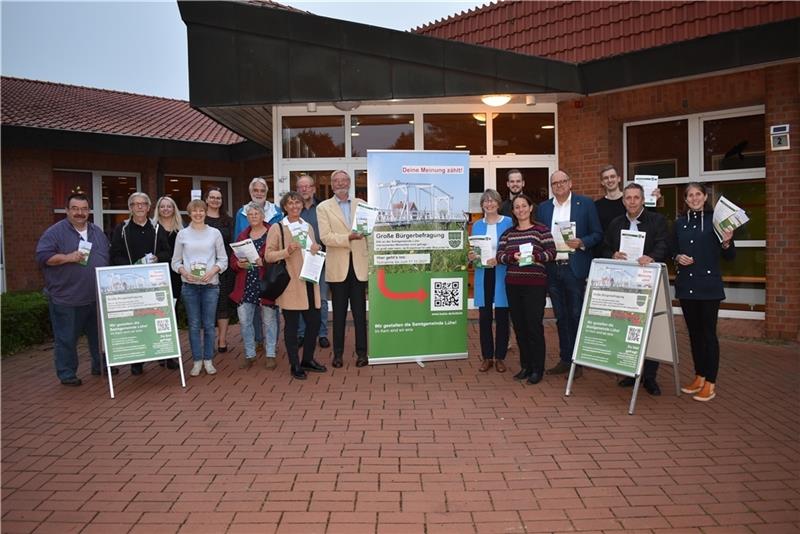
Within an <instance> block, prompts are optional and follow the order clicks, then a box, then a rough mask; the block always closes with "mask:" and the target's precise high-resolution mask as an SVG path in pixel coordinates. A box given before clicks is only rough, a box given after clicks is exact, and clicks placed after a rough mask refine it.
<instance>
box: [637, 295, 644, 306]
mask: <svg viewBox="0 0 800 534" xmlns="http://www.w3.org/2000/svg"><path fill="white" fill-rule="evenodd" d="M645 304H647V295H636V305H637V306H644V305H645Z"/></svg>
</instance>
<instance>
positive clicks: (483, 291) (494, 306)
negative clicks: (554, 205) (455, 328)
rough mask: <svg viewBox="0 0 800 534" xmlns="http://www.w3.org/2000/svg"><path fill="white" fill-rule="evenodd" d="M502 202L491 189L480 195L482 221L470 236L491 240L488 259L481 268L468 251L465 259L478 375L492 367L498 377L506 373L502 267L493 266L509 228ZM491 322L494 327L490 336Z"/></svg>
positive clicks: (477, 258) (478, 261)
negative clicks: (470, 271) (471, 284)
mask: <svg viewBox="0 0 800 534" xmlns="http://www.w3.org/2000/svg"><path fill="white" fill-rule="evenodd" d="M501 202H502V199H501V198H500V194H499V193H498V192H497V191H495V190H494V189H487V190H486V191H484V192H483V194H482V195H481V209H482V210H483V219H480V220H478V221H475V223H474V224H473V225H472V234H471V235H472V236H488V237H490V238H491V240H490V242H489V243H490V244H489V246H490V247H491V259H490V260H488V261H487V262H486V264H485V265H484V264H482V263H481V261H480V256H479V255H478V254H475V252H474V251H473V250H472V248H470V252H469V259H470V261H472V262H474V264H475V267H476V268H475V305H476V306H477V307H478V330H479V332H480V340H481V356H482V357H483V362H482V363H481V366H480V369H479V370H480V371H481V372H484V373H485V372H486V371H488V370H489V369H491V368H492V367H494V368H495V369H496V370H497V372H498V373H504V372H505V371H506V364H505V359H506V352H507V350H508V332H509V330H508V298H507V297H506V282H505V280H506V266H505V265H500V264H498V263H497V259H496V258H495V256H496V254H497V243H498V241H499V240H500V236H501V235H503V233H504V232H505V231H506V230H508V229H509V228H511V227H512V226H513V222H512V220H511V217H506V216H504V215H500V214H499V213H498V212H497V210H498V209H499V208H500V203H501ZM492 322H495V323H496V327H495V333H494V336H493V335H492Z"/></svg>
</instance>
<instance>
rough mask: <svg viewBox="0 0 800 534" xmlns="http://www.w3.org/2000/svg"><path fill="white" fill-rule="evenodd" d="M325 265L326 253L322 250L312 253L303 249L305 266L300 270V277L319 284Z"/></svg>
mask: <svg viewBox="0 0 800 534" xmlns="http://www.w3.org/2000/svg"><path fill="white" fill-rule="evenodd" d="M324 265H325V253H324V252H322V251H321V250H320V251H319V252H317V253H316V254H312V253H311V252H309V251H308V250H304V251H303V268H302V269H301V270H300V279H301V280H305V281H306V282H313V283H315V284H319V277H320V275H321V274H322V267H323V266H324Z"/></svg>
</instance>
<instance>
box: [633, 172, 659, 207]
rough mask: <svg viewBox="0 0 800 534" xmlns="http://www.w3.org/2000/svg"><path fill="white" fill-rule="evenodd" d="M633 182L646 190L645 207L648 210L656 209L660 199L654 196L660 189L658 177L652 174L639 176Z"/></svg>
mask: <svg viewBox="0 0 800 534" xmlns="http://www.w3.org/2000/svg"><path fill="white" fill-rule="evenodd" d="M633 181H634V182H635V183H637V184H639V185H641V186H642V189H644V205H645V206H647V207H648V208H652V207H655V205H656V203H657V202H658V199H657V198H656V197H654V196H653V191H655V190H656V189H658V176H655V175H652V174H637V175H636V176H634V177H633Z"/></svg>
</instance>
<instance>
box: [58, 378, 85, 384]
mask: <svg viewBox="0 0 800 534" xmlns="http://www.w3.org/2000/svg"><path fill="white" fill-rule="evenodd" d="M61 383H62V384H64V385H65V386H80V385H81V384H83V382H81V379H80V378H77V377H75V378H65V379H64V380H62V381H61Z"/></svg>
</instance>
